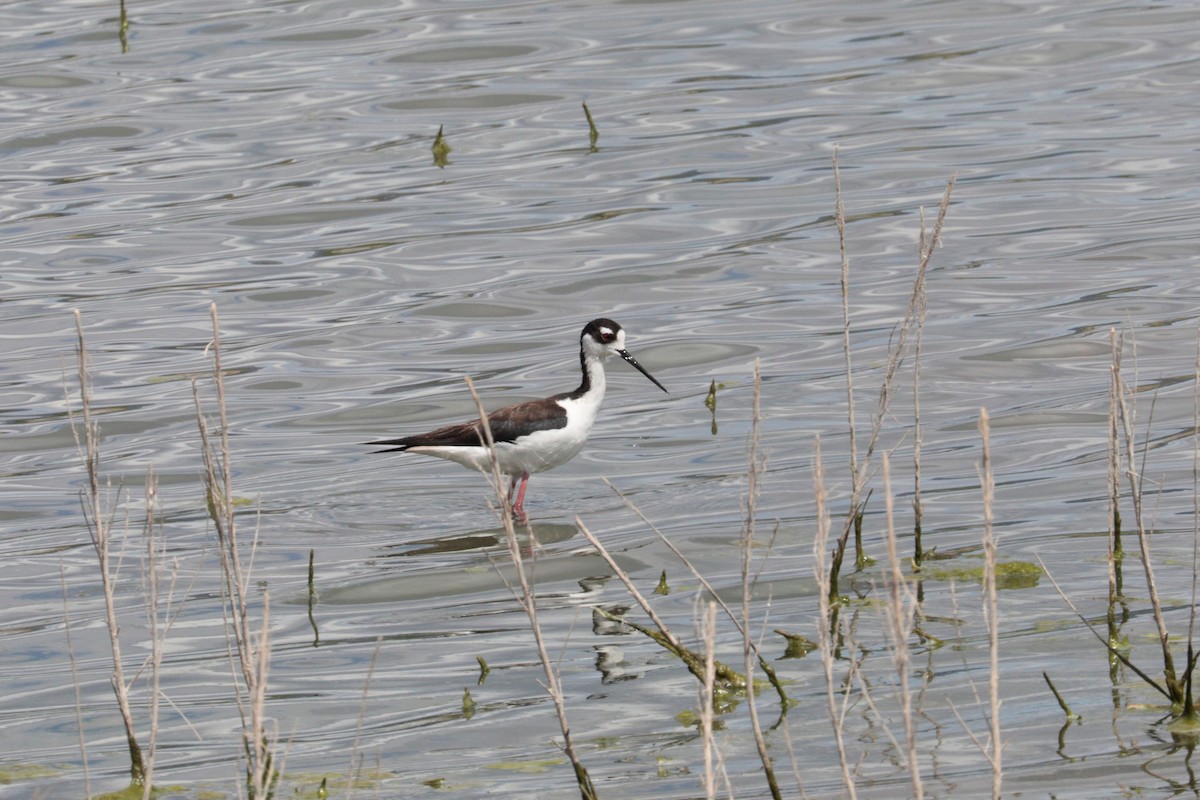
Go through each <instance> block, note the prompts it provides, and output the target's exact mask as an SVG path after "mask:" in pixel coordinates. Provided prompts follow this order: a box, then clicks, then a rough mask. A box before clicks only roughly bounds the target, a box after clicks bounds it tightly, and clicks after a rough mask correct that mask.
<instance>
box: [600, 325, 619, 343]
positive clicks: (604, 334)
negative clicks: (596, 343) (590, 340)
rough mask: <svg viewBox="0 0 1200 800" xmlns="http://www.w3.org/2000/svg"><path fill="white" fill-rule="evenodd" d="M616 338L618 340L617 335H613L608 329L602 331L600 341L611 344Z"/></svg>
mask: <svg viewBox="0 0 1200 800" xmlns="http://www.w3.org/2000/svg"><path fill="white" fill-rule="evenodd" d="M616 338H617V335H616V334H615V333H613V332H612V331H610V330H609V329H608V328H604V329H603V330H601V331H600V339H601V340H602V341H604V342H611V341H612V340H613V339H616Z"/></svg>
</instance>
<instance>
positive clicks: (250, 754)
mask: <svg viewBox="0 0 1200 800" xmlns="http://www.w3.org/2000/svg"><path fill="white" fill-rule="evenodd" d="M209 311H210V315H211V317H212V326H213V340H212V343H211V344H210V350H211V352H212V357H213V384H214V387H215V390H216V395H217V413H218V420H219V424H220V429H219V431H218V433H217V436H216V440H215V441H214V440H213V437H212V436H211V435H210V432H209V428H208V421H207V419H206V418H205V416H204V410H203V407H202V405H201V402H200V390H199V386H198V384H197V382H196V380H195V379H193V380H192V397H193V400H194V402H195V406H196V424H197V427H198V429H199V433H200V444H201V454H202V456H203V459H204V478H205V490H206V499H207V505H208V511H209V518H210V519H211V520H212V522H213V527H214V528H215V529H216V533H217V543H218V547H217V550H218V554H219V560H220V565H221V575H222V590H223V591H222V595H223V597H224V599H225V603H224V604H223V609H227V613H228V616H227V620H228V625H227V628H226V630H227V635H229V638H230V639H232V642H230V643H229V644H228V646H229V649H230V661H231V663H230V668H231V670H232V671H233V673H234V685H235V687H236V692H235V699H236V700H237V706H238V713H239V715H240V716H241V721H242V746H243V750H244V753H245V757H246V783H247V789H248V791H249V792H250V796H251V797H252V798H253V800H264V798H268V797H270V796H271V794H272V793H273V791H274V788H275V785H276V783H277V781H278V779H279V770H278V768H277V765H276V764H275V758H274V749H275V745H276V744H277V742H276V741H275V740H274V737H272V736H269V735H268V731H267V720H266V690H267V674H268V668H269V664H270V647H271V645H270V631H269V618H270V597H269V596H268V593H267V592H263V594H262V622H261V625H260V627H259V629H258V630H257V631H256V630H255V628H254V626H253V624H252V622H251V619H250V605H251V602H250V596H249V592H250V574H251V573H250V571H248V570H247V569H245V568H244V566H243V564H242V556H241V549H242V548H241V544H240V542H239V538H238V525H237V517H236V513H235V506H234V493H233V459H232V456H231V452H230V448H229V418H228V411H227V405H226V402H225V378H224V375H225V373H224V367H223V366H222V361H221V356H222V353H221V325H220V318H219V315H218V314H217V305H216V303H213V304H212V305H211V306H210V307H209ZM256 544H257V541H256V540H255V541H254V542H252V543H251V554H252V555H251V558H252V559H253V552H254V547H255V546H256Z"/></svg>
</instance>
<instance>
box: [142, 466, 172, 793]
mask: <svg viewBox="0 0 1200 800" xmlns="http://www.w3.org/2000/svg"><path fill="white" fill-rule="evenodd" d="M155 491H156V488H155V483H154V472H153V470H152V469H151V468H150V467H147V468H146V522H145V532H146V572H145V576H144V578H143V583H144V584H145V585H146V587H147V593H148V597H147V598H146V600H145V606H146V616H147V618H148V622H149V628H150V656H149V661H150V663H149V666H150V744H149V746H148V747H147V750H146V776H145V782H144V783H143V784H142V800H150V795H151V792H152V789H153V786H152V784H153V782H154V763H155V756H156V755H157V754H158V709H159V685H160V684H159V677H160V674H161V670H162V659H163V639H162V636H160V634H159V630H158V610H159V602H158V601H159V593H158V556H157V553H156V548H155V542H154V532H155V530H156V523H155V519H154V497H155ZM163 546H164V548H165V546H166V542H165V541H164V542H163ZM172 585H174V580H172ZM168 611H169V607H168ZM164 635H165V633H164Z"/></svg>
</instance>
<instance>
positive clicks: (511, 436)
mask: <svg viewBox="0 0 1200 800" xmlns="http://www.w3.org/2000/svg"><path fill="white" fill-rule="evenodd" d="M566 424H567V411H566V409H564V408H563V407H562V406H560V405H559V404H558V403H556V402H555V401H554V398H547V399H545V400H531V401H529V402H528V403H517V404H516V405H515V406H508V407H507V408H501V409H500V410H498V411H493V412H492V413H491V414H489V415H488V426H489V427H490V428H491V429H492V439H493V441H496V442H515V441H516V440H517V439H518V438H520V437H522V436H527V435H528V434H530V433H533V432H534V431H542V430H553V429H554V428H561V427H563V426H565V425H566ZM367 444H368V445H371V446H373V447H377V446H383V447H386V449H384V450H376V451H375V452H376V453H395V452H400V451H404V450H407V449H409V448H410V447H479V446H480V445H481V444H483V432H482V431H481V430H480V427H479V421H478V420H472V421H471V422H460V423H458V424H457V425H447V426H446V427H444V428H438V429H437V430H435V431H430V432H429V433H419V434H416V435H415V436H404V437H402V438H399V439H382V440H380V441H377V442H367Z"/></svg>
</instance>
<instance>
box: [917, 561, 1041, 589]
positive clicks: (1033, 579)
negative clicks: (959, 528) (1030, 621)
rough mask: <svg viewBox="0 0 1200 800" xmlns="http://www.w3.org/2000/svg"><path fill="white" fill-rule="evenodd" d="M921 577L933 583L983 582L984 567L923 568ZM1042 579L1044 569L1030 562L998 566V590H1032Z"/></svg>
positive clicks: (1015, 562)
mask: <svg viewBox="0 0 1200 800" xmlns="http://www.w3.org/2000/svg"><path fill="white" fill-rule="evenodd" d="M921 576H922V577H923V578H926V579H927V580H933V581H973V582H975V583H982V582H983V567H982V566H978V567H952V568H946V567H938V568H933V569H930V568H928V567H923V568H922V569H921ZM1041 577H1042V568H1041V567H1039V566H1038V565H1037V564H1034V563H1032V562H1030V561H1005V562H1002V563H1000V564H997V565H996V588H997V589H1032V588H1034V587H1035V586H1037V585H1038V581H1039V580H1041Z"/></svg>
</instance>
